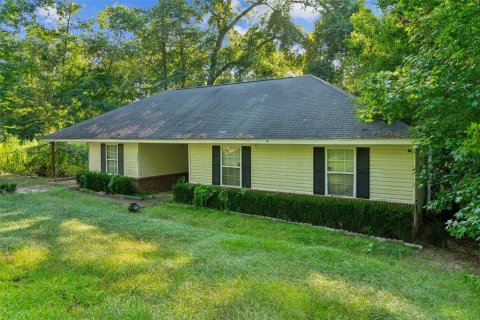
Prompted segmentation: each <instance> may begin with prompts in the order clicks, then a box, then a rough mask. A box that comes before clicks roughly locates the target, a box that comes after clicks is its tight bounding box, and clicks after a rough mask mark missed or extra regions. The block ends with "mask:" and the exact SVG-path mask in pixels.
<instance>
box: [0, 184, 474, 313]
mask: <svg viewBox="0 0 480 320" xmlns="http://www.w3.org/2000/svg"><path fill="white" fill-rule="evenodd" d="M472 268H473V267H472V266H469V265H467V264H461V263H452V262H450V261H448V260H445V259H442V258H439V257H436V256H435V255H433V254H432V253H431V252H430V251H428V250H424V251H416V250H413V249H409V248H407V247H404V246H400V245H396V244H390V243H380V242H376V241H372V240H370V239H368V238H362V237H351V236H344V235H341V234H337V233H333V232H328V231H325V230H322V229H319V228H312V227H309V226H304V225H295V224H290V223H285V222H274V221H271V220H268V219H262V218H258V217H250V216H242V215H239V214H232V213H227V212H218V211H214V210H208V209H196V208H192V207H188V206H183V205H177V204H161V205H155V206H151V207H147V208H144V210H142V212H141V213H137V214H132V213H128V212H127V210H126V208H124V207H121V206H119V205H116V204H113V203H111V202H109V201H108V200H102V199H98V198H95V197H93V196H91V195H88V194H82V193H77V192H73V191H67V190H61V189H54V190H50V191H47V192H42V193H30V194H14V195H8V196H3V197H1V196H0V317H3V318H5V319H15V318H21V319H39V318H55V319H58V318H101V319H124V318H131V319H149V318H199V319H212V318H222V319H225V318H235V319H238V318H243V319H253V318H259V319H267V318H268V319H271V318H283V319H302V318H303V319H317V318H335V319H339V318H340V319H342V318H353V319H390V318H405V319H417V318H425V319H432V318H452V319H453V318H454V319H475V318H476V319H478V317H479V316H480V277H479V276H478V274H477V275H476V274H475V273H476V271H475V270H473V269H472Z"/></svg>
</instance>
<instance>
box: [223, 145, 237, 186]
mask: <svg viewBox="0 0 480 320" xmlns="http://www.w3.org/2000/svg"><path fill="white" fill-rule="evenodd" d="M241 167H242V164H241V148H240V147H222V157H221V168H222V174H221V177H222V185H224V186H234V187H240V186H241V178H240V177H241Z"/></svg>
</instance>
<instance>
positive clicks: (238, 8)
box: [232, 0, 242, 12]
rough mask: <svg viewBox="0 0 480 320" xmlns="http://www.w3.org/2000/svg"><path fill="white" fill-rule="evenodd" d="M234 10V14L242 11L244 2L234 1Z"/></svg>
mask: <svg viewBox="0 0 480 320" xmlns="http://www.w3.org/2000/svg"><path fill="white" fill-rule="evenodd" d="M232 9H233V11H234V12H240V11H242V1H241V0H232Z"/></svg>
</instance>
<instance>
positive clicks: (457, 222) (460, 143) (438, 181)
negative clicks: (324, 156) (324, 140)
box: [352, 0, 480, 240]
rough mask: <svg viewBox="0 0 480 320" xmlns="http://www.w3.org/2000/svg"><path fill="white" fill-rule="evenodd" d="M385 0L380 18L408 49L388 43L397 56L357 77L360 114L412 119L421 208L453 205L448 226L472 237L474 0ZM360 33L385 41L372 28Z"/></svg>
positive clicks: (475, 201) (479, 213)
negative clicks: (425, 195)
mask: <svg viewBox="0 0 480 320" xmlns="http://www.w3.org/2000/svg"><path fill="white" fill-rule="evenodd" d="M391 6H392V7H391V8H390V10H389V11H388V12H387V14H386V17H384V18H382V19H383V20H386V21H392V22H394V24H391V25H392V30H395V29H398V31H396V32H397V33H399V34H404V35H405V36H406V38H407V40H408V43H407V42H405V41H404V40H403V39H404V38H405V37H404V36H402V37H401V38H400V39H402V40H401V42H402V43H404V44H405V46H406V48H410V49H408V50H403V53H401V51H402V50H397V49H395V50H394V51H393V52H400V54H399V55H398V56H399V57H401V58H402V59H401V61H400V62H399V61H398V58H397V59H392V58H391V57H389V56H391V54H389V55H387V59H386V60H385V62H387V63H390V62H391V63H392V64H391V65H389V64H387V65H384V64H383V63H382V64H381V65H380V66H381V68H380V69H381V70H379V71H381V72H378V73H373V74H372V73H368V72H367V73H366V74H364V76H362V77H361V79H362V82H361V83H360V85H359V89H360V90H359V92H360V99H359V101H358V104H359V105H361V106H362V107H361V108H360V109H359V115H360V118H361V119H363V120H365V121H371V120H373V119H382V120H385V121H387V122H389V123H393V122H395V121H397V120H400V121H404V122H406V123H408V124H410V125H411V126H412V130H411V132H412V134H413V136H414V138H415V139H416V141H417V144H418V147H419V150H420V155H421V157H422V158H423V160H424V164H423V166H422V172H421V176H420V179H419V184H420V186H426V185H431V186H432V191H433V201H431V202H430V203H429V205H428V208H429V209H430V210H432V211H434V212H437V213H440V212H442V211H445V210H450V211H453V212H456V214H455V219H454V220H452V221H450V223H449V224H448V228H449V230H450V232H451V233H452V234H453V235H455V236H458V237H470V238H474V239H478V240H480V228H479V226H480V202H479V195H480V183H479V181H480V180H479V177H480V165H479V158H480V151H479V142H478V141H479V139H478V138H479V133H478V131H479V129H478V125H479V123H480V103H479V101H480V86H479V81H478V79H479V78H480V38H479V37H478V34H477V31H476V30H478V29H479V28H480V3H479V2H478V1H473V0H462V1H455V2H451V1H440V0H439V1H417V2H413V1H408V0H405V1H392V2H391ZM365 23H366V21H364V24H363V26H364V25H365ZM355 26H356V28H360V26H359V24H355ZM363 29H365V27H364V28H363ZM363 34H364V35H365V33H363ZM354 35H355V34H354V33H352V37H353V36H354ZM365 38H366V39H367V40H364V41H363V42H364V43H370V42H371V43H381V44H386V43H387V42H386V41H384V40H383V38H382V37H381V35H377V34H373V33H371V34H369V35H368V36H365ZM387 38H391V37H387ZM353 40H355V37H353ZM373 47H374V48H375V47H376V46H373ZM390 47H392V48H396V47H395V46H393V45H392V46H390ZM368 49H369V47H368V46H366V45H365V46H364V47H363V49H362V50H361V51H362V52H363V53H362V54H364V55H365V56H367V55H368V53H369V51H368ZM413 49H415V50H414V53H412V54H407V53H408V52H409V51H410V52H412V51H411V50H413ZM379 52H380V51H379ZM386 52H390V51H386ZM380 56H381V55H380ZM395 61H396V62H395ZM382 65H383V66H382Z"/></svg>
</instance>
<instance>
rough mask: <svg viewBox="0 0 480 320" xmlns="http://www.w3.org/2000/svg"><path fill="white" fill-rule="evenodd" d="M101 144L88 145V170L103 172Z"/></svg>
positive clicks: (91, 143)
mask: <svg viewBox="0 0 480 320" xmlns="http://www.w3.org/2000/svg"><path fill="white" fill-rule="evenodd" d="M100 149H101V148H100V143H93V142H90V143H88V170H90V171H101V168H100V166H101V161H102V160H101V157H100Z"/></svg>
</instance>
